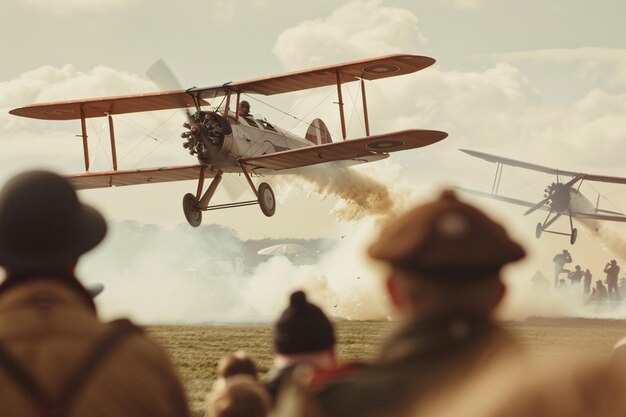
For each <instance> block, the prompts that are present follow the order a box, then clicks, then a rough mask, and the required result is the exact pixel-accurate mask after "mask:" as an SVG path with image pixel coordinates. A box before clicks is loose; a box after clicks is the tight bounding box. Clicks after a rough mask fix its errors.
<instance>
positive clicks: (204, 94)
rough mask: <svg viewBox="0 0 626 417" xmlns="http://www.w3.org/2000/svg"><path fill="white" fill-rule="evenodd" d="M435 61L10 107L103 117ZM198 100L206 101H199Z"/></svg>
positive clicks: (398, 59)
mask: <svg viewBox="0 0 626 417" xmlns="http://www.w3.org/2000/svg"><path fill="white" fill-rule="evenodd" d="M434 63H435V60H434V59H433V58H430V57H426V56H418V55H406V54H394V55H387V56H382V57H377V58H371V59H363V60H359V61H352V62H346V63H343V64H336V65H329V66H325V67H317V68H312V69H308V70H304V71H296V72H290V73H287V74H280V75H274V76H270V77H263V78H256V79H253V80H247V81H238V82H234V83H226V84H223V85H219V86H215V87H207V88H190V89H188V90H176V91H165V92H159V93H148V94H135V95H128V96H119V97H104V98H96V99H86V100H72V101H62V102H56V103H42V104H33V105H29V106H25V107H20V108H17V109H13V110H11V111H10V112H9V113H11V114H14V115H16V116H23V117H31V118H34V119H43V120H73V119H80V118H81V108H82V112H83V113H84V116H85V117H86V118H90V117H102V116H106V115H107V114H123V113H134V112H142V111H153V110H165V109H175V108H181V107H182V108H184V107H193V106H194V97H198V98H202V99H211V98H215V97H220V96H223V95H225V94H226V93H227V92H236V93H237V92H238V93H250V94H264V95H273V94H280V93H288V92H292V91H300V90H305V89H308V88H317V87H323V86H328V85H335V84H337V76H338V75H337V74H339V77H340V81H341V82H342V83H346V82H351V81H357V80H359V79H361V78H363V79H366V80H377V79H380V78H386V77H393V76H397V75H404V74H410V73H412V72H415V71H419V70H421V69H424V68H426V67H428V66H430V65H432V64H434ZM200 104H201V105H203V106H204V105H207V104H208V103H207V102H205V101H201V103H200Z"/></svg>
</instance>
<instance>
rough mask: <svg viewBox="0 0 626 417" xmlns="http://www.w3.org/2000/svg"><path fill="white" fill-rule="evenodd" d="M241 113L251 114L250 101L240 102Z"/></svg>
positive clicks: (244, 114) (243, 114)
mask: <svg viewBox="0 0 626 417" xmlns="http://www.w3.org/2000/svg"><path fill="white" fill-rule="evenodd" d="M239 114H241V115H242V116H246V115H248V114H250V103H248V102H247V101H245V100H244V101H242V102H241V103H239Z"/></svg>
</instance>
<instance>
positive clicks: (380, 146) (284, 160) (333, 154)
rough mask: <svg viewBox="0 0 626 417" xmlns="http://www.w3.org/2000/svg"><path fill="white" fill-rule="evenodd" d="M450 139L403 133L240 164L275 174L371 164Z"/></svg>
mask: <svg viewBox="0 0 626 417" xmlns="http://www.w3.org/2000/svg"><path fill="white" fill-rule="evenodd" d="M447 136H448V134H447V133H445V132H440V131H438V130H403V131H400V132H392V133H386V134H383V135H375V136H368V137H365V138H360V139H350V140H345V141H342V142H333V143H327V144H323V145H317V146H308V147H305V148H298V149H291V150H288V151H281V152H275V153H271V154H266V155H261V156H253V157H249V158H242V159H241V160H240V161H239V162H241V163H242V164H245V165H247V166H248V167H249V168H250V169H257V168H265V169H271V170H276V171H279V170H283V169H291V168H299V167H305V166H309V165H315V164H322V163H324V162H331V161H348V160H352V161H356V162H368V158H369V157H371V156H373V155H386V154H387V153H389V152H398V151H405V150H408V149H415V148H421V147H423V146H428V145H432V144H433V143H436V142H439V141H440V140H442V139H445V138H446V137H447Z"/></svg>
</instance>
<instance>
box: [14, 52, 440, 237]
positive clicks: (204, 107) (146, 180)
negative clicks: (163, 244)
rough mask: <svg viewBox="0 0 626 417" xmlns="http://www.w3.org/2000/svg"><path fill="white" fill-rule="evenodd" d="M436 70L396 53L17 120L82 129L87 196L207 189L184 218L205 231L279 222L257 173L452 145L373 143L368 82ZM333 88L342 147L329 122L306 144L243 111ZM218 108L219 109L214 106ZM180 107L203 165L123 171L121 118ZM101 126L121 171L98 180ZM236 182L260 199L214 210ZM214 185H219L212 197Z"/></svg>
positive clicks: (38, 111)
mask: <svg viewBox="0 0 626 417" xmlns="http://www.w3.org/2000/svg"><path fill="white" fill-rule="evenodd" d="M434 63H435V60H434V59H433V58H430V57H425V56H417V55H406V54H394V55H387V56H382V57H376V58H371V59H365V60H359V61H352V62H347V63H342V64H336V65H330V66H325V67H318V68H313V69H308V70H304V71H296V72H291V73H286V74H281V75H275V76H270V77H263V78H257V79H252V80H247V81H238V82H228V83H225V84H222V85H218V86H213V87H206V88H197V87H193V88H189V89H186V90H183V89H179V90H172V91H163V92H156V93H147V94H135V95H125V96H118V97H104V98H94V99H84V100H71V101H62V102H55V103H42V104H32V105H28V106H25V107H20V108H17V109H13V110H11V111H10V113H11V114H13V115H17V116H23V117H30V118H34V119H43V120H80V124H81V132H82V133H81V135H80V136H81V137H82V144H83V154H84V161H85V172H84V173H79V174H71V175H67V176H66V178H68V179H69V181H70V182H71V183H72V184H73V186H74V187H75V188H76V189H78V190H82V189H91V188H104V187H119V186H126V185H135V184H154V183H160V182H168V181H182V180H197V181H198V183H197V187H196V190H195V193H188V194H186V195H185V196H184V198H183V211H184V213H185V217H186V219H187V221H188V222H189V224H190V225H192V226H199V225H200V223H201V222H202V212H203V211H207V210H216V209H224V208H230V207H239V206H245V205H252V204H258V205H259V206H260V208H261V211H262V212H263V214H265V215H266V216H268V217H269V216H272V215H273V214H274V212H275V209H276V201H275V198H274V192H273V191H272V188H271V187H270V186H269V184H267V183H266V182H261V183H260V184H259V185H258V186H255V184H254V182H253V180H252V177H253V176H255V175H256V174H258V175H263V174H265V175H267V174H271V173H274V172H277V171H282V170H288V169H294V168H299V167H305V166H309V165H315V164H321V163H325V162H331V161H346V162H348V163H349V164H352V163H354V164H356V163H363V162H372V161H376V160H380V159H384V158H386V157H388V156H389V153H390V152H397V151H403V150H408V149H414V148H420V147H423V146H427V145H431V144H433V143H435V142H438V141H440V140H442V139H444V138H445V137H446V136H447V133H445V132H441V131H437V130H420V129H411V130H403V131H397V132H391V133H385V134H378V135H370V128H369V119H368V112H367V99H366V95H365V81H371V80H378V79H382V78H387V77H394V76H399V75H405V74H410V73H413V72H416V71H419V70H422V69H424V68H426V67H428V66H430V65H432V64H434ZM356 81H359V82H360V83H361V85H360V87H361V90H360V91H361V101H362V106H363V116H364V125H365V126H364V127H365V137H362V138H358V139H349V140H347V138H346V120H345V116H344V102H343V99H342V85H343V84H345V83H350V82H356ZM324 86H336V88H337V104H338V107H339V119H340V122H341V140H335V141H333V140H332V138H331V135H330V132H329V130H328V128H327V127H326V125H325V124H324V123H323V122H322V121H321V120H320V119H315V120H313V122H312V123H311V124H310V126H309V128H308V130H307V132H306V135H305V137H300V136H298V135H295V134H293V133H290V132H288V131H286V130H283V129H282V128H280V127H279V126H276V125H274V124H272V123H270V122H268V121H267V120H265V119H255V118H254V117H252V116H251V115H246V116H244V115H243V114H240V106H239V104H240V99H241V96H242V95H244V94H245V95H250V96H252V95H265V96H272V95H276V94H283V93H290V92H296V91H301V90H306V89H312V88H318V87H324ZM216 101H219V103H218V104H217V105H214V104H213V103H214V102H216ZM241 102H243V101H241ZM212 104H213V105H212ZM174 108H182V109H185V110H186V113H187V120H186V121H185V123H184V124H183V126H184V129H185V130H184V131H183V132H182V134H181V136H182V139H183V141H184V143H183V146H184V148H185V149H187V151H188V152H189V153H190V154H191V155H194V156H195V157H197V160H198V163H196V164H193V165H185V166H171V167H155V168H142V169H134V170H121V169H118V164H117V155H116V138H115V129H114V123H113V116H115V115H120V114H125V113H135V112H148V111H155V110H165V109H174ZM95 117H106V118H107V119H108V125H109V133H110V143H111V149H110V152H111V165H112V166H111V169H110V170H108V171H102V172H89V146H88V140H87V139H88V136H87V128H86V123H85V121H86V119H89V118H95ZM229 173H243V175H244V176H245V178H246V180H247V183H248V185H249V186H250V188H251V189H252V191H253V193H254V195H255V197H256V199H254V200H251V201H243V202H231V203H227V204H220V205H213V206H211V205H210V201H211V198H212V197H213V195H214V193H215V191H216V190H217V188H218V186H219V184H220V181H221V180H222V176H223V175H224V174H229ZM329 175H332V174H329ZM207 178H210V179H212V180H211V183H210V184H209V185H208V187H207V188H206V190H204V182H205V179H207Z"/></svg>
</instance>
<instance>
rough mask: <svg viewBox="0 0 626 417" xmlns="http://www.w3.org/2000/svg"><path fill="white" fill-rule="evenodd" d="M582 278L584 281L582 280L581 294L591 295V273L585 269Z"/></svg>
mask: <svg viewBox="0 0 626 417" xmlns="http://www.w3.org/2000/svg"><path fill="white" fill-rule="evenodd" d="M583 277H584V280H583V286H584V289H583V294H585V295H589V294H590V293H591V278H592V275H591V271H590V270H588V269H586V270H585V274H584V275H583Z"/></svg>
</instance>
